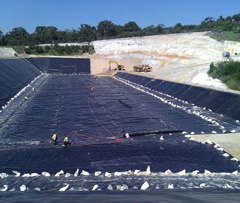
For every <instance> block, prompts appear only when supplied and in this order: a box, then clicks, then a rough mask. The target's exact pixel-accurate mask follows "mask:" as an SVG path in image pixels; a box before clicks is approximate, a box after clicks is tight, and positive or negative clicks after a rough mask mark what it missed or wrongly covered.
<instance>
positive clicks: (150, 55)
mask: <svg viewBox="0 0 240 203" xmlns="http://www.w3.org/2000/svg"><path fill="white" fill-rule="evenodd" d="M92 44H93V46H94V48H95V51H96V53H95V54H94V55H92V56H90V58H91V68H92V73H93V74H101V73H103V72H107V71H108V69H109V64H108V61H109V59H110V60H115V61H118V62H119V64H122V65H124V66H125V69H126V71H129V72H132V71H133V69H132V67H133V66H134V65H137V64H149V65H150V66H152V68H153V71H152V72H151V73H141V74H144V75H147V76H150V77H154V78H160V79H165V80H171V81H177V82H183V83H194V84H199V85H206V86H212V87H217V88H222V89H226V88H227V87H226V86H225V85H224V84H222V83H221V82H220V81H219V80H216V79H215V80H213V79H212V78H210V77H208V75H207V71H208V69H209V64H210V63H211V62H218V61H221V60H223V59H222V52H224V51H229V52H230V54H231V55H233V56H234V55H235V53H240V43H237V42H229V41H224V42H219V41H216V40H214V39H211V38H210V37H209V36H208V33H207V32H200V33H185V34H170V35H157V36H148V37H136V38H125V39H113V40H100V41H94V42H92ZM112 68H116V67H115V66H114V64H113V65H112Z"/></svg>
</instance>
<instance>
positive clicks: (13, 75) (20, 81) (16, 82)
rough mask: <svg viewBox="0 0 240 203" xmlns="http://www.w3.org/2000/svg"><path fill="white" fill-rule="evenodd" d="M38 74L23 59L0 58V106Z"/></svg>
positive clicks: (35, 69)
mask: <svg viewBox="0 0 240 203" xmlns="http://www.w3.org/2000/svg"><path fill="white" fill-rule="evenodd" d="M40 74H41V72H40V71H39V70H38V69H37V68H36V67H34V66H33V65H32V64H30V63H29V62H28V61H26V60H25V59H0V107H1V106H4V105H5V104H6V103H7V102H8V101H9V100H10V99H11V98H12V97H13V96H14V95H16V93H17V92H19V91H20V90H21V89H22V88H23V87H25V86H26V85H27V84H29V83H30V82H31V81H32V80H33V78H35V77H36V76H38V75H40Z"/></svg>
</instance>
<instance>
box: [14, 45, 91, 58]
mask: <svg viewBox="0 0 240 203" xmlns="http://www.w3.org/2000/svg"><path fill="white" fill-rule="evenodd" d="M15 51H16V52H17V53H21V52H18V49H15ZM20 51H21V49H20ZM24 52H25V53H26V54H34V55H55V56H69V55H82V54H84V53H89V54H93V53H94V47H93V46H92V45H84V46H68V45H66V46H59V45H58V44H55V45H54V46H29V47H26V48H24Z"/></svg>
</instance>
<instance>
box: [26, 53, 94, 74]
mask: <svg viewBox="0 0 240 203" xmlns="http://www.w3.org/2000/svg"><path fill="white" fill-rule="evenodd" d="M26 60H28V61H29V62H30V63H32V64H33V65H34V66H36V67H37V68H38V69H39V70H41V71H42V72H44V73H63V74H72V73H91V71H90V59H84V58H49V57H45V58H26Z"/></svg>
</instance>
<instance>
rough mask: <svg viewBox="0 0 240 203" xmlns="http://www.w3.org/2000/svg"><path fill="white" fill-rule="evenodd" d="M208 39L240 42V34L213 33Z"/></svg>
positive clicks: (227, 32)
mask: <svg viewBox="0 0 240 203" xmlns="http://www.w3.org/2000/svg"><path fill="white" fill-rule="evenodd" d="M210 37H211V38H213V39H216V40H218V41H224V40H228V41H237V42H240V33H236V32H232V31H224V32H213V33H212V34H211V35H210Z"/></svg>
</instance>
